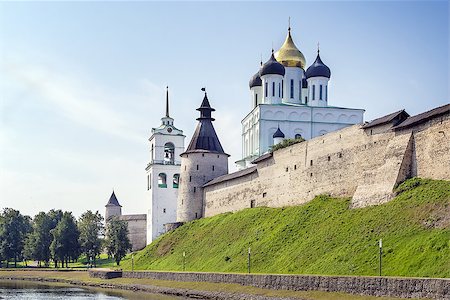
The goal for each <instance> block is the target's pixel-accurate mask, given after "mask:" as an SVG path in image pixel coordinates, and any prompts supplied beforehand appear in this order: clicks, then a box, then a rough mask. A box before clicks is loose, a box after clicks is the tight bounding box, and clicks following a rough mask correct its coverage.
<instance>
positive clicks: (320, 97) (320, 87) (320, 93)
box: [319, 85, 322, 100]
mask: <svg viewBox="0 0 450 300" xmlns="http://www.w3.org/2000/svg"><path fill="white" fill-rule="evenodd" d="M319 100H322V85H320V86H319Z"/></svg>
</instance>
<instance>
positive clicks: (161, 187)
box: [145, 88, 185, 244]
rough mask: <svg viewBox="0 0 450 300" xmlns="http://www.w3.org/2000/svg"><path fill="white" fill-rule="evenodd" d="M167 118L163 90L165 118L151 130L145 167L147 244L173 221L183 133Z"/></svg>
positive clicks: (168, 116) (167, 113)
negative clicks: (147, 161) (147, 204)
mask: <svg viewBox="0 0 450 300" xmlns="http://www.w3.org/2000/svg"><path fill="white" fill-rule="evenodd" d="M173 122H174V119H173V118H171V117H170V115H169V90H168V88H166V114H165V116H164V117H162V118H161V125H160V126H159V127H157V128H152V134H151V136H150V138H149V141H150V162H149V163H148V165H147V168H146V169H145V170H146V175H147V180H146V181H147V194H148V201H149V202H148V203H149V206H148V207H149V208H148V211H147V243H148V244H150V243H151V242H152V241H153V240H154V239H155V238H157V237H158V236H160V235H161V234H163V233H164V232H165V229H164V224H167V223H173V222H175V220H176V216H177V213H176V209H177V198H178V185H179V181H180V165H181V161H180V159H179V157H180V154H181V153H182V152H183V150H184V138H185V136H184V135H183V131H182V130H179V129H177V128H175V126H174V125H173Z"/></svg>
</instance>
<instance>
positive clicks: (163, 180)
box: [158, 173, 167, 188]
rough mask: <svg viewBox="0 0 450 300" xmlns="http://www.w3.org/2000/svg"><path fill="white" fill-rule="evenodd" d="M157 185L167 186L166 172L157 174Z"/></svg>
mask: <svg viewBox="0 0 450 300" xmlns="http://www.w3.org/2000/svg"><path fill="white" fill-rule="evenodd" d="M158 187H160V188H166V187H167V175H166V173H159V175H158Z"/></svg>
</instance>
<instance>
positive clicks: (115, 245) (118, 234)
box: [106, 217, 131, 265]
mask: <svg viewBox="0 0 450 300" xmlns="http://www.w3.org/2000/svg"><path fill="white" fill-rule="evenodd" d="M106 250H107V252H108V255H109V256H112V257H113V258H114V260H115V262H116V264H117V265H119V264H120V261H121V260H122V258H124V257H125V255H126V254H127V252H128V251H129V250H131V243H130V239H129V238H128V225H127V222H125V221H122V220H119V219H118V218H116V217H113V218H111V219H110V220H109V221H108V223H107V227H106Z"/></svg>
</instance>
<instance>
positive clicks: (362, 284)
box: [90, 272, 450, 300]
mask: <svg viewBox="0 0 450 300" xmlns="http://www.w3.org/2000/svg"><path fill="white" fill-rule="evenodd" d="M90 275H91V276H93V277H100V276H102V275H101V274H98V272H91V273H90ZM122 277H124V278H149V279H157V280H172V281H184V282H214V283H234V284H240V285H244V286H253V287H258V288H265V289H274V290H294V291H312V290H315V291H325V292H343V293H351V294H358V295H365V296H385V297H399V298H427V299H442V300H443V299H450V279H434V278H400V277H363V276H310V275H251V274H225V273H181V272H123V273H122Z"/></svg>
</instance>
